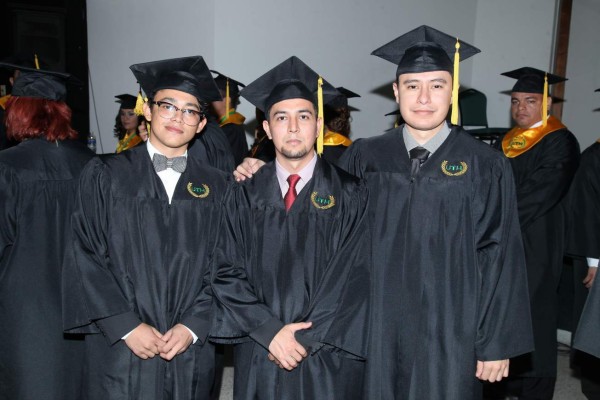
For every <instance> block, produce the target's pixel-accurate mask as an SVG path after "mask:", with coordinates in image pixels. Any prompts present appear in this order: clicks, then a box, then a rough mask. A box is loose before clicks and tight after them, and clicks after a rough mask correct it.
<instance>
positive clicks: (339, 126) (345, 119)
mask: <svg viewBox="0 0 600 400" xmlns="http://www.w3.org/2000/svg"><path fill="white" fill-rule="evenodd" d="M323 114H324V119H325V125H326V126H327V129H329V130H330V131H333V132H337V133H340V134H342V135H344V136H346V137H348V136H350V122H351V121H352V120H351V118H350V110H348V108H347V107H339V108H332V107H328V106H325V107H324V109H323Z"/></svg>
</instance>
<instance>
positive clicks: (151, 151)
mask: <svg viewBox="0 0 600 400" xmlns="http://www.w3.org/2000/svg"><path fill="white" fill-rule="evenodd" d="M146 149H148V154H149V155H150V159H151V160H152V157H154V154H160V155H163V156H164V154H162V153H161V152H160V151H158V150H156V147H154V146H152V143H151V142H150V138H148V140H146ZM187 155H188V152H187V149H186V150H185V153H183V154H182V155H181V156H183V157H186V158H187ZM181 156H179V157H181Z"/></svg>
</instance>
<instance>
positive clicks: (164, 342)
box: [125, 323, 193, 360]
mask: <svg viewBox="0 0 600 400" xmlns="http://www.w3.org/2000/svg"><path fill="white" fill-rule="evenodd" d="M192 341H193V338H192V334H191V333H190V331H189V329H187V328H186V327H185V326H184V325H182V324H177V325H175V326H174V327H173V328H171V329H169V330H168V331H167V332H165V333H164V334H162V333H160V332H159V331H157V330H156V328H154V327H152V326H150V325H148V324H145V323H141V324H140V325H138V326H137V328H135V329H134V330H133V331H131V333H130V334H129V336H127V338H126V339H125V344H127V347H129V349H130V350H131V351H132V352H133V353H134V354H135V355H136V356H138V357H139V358H141V359H143V360H147V359H149V358H154V356H157V355H160V357H161V358H164V359H165V360H172V359H173V357H175V356H176V355H178V354H181V353H183V352H184V351H186V350H187V348H188V347H189V346H190V344H192Z"/></svg>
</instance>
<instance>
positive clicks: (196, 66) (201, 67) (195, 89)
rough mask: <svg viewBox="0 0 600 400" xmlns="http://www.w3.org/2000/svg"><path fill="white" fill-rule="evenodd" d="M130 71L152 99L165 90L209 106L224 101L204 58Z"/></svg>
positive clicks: (163, 62) (162, 62)
mask: <svg viewBox="0 0 600 400" xmlns="http://www.w3.org/2000/svg"><path fill="white" fill-rule="evenodd" d="M129 69H131V71H132V72H133V74H134V75H135V77H136V79H137V81H138V83H139V84H140V85H141V86H142V89H143V90H144V92H145V93H146V96H148V97H153V96H154V94H155V93H156V92H157V91H159V90H161V89H174V90H180V91H182V92H185V93H189V94H191V95H192V96H194V97H196V98H197V99H198V100H201V101H205V102H211V101H218V100H222V98H221V93H219V89H218V88H217V85H216V84H215V81H214V79H213V77H212V74H211V73H210V70H209V69H208V66H207V65H206V63H205V62H204V58H202V56H192V57H182V58H170V59H168V60H160V61H151V62H147V63H142V64H134V65H132V66H130V67H129Z"/></svg>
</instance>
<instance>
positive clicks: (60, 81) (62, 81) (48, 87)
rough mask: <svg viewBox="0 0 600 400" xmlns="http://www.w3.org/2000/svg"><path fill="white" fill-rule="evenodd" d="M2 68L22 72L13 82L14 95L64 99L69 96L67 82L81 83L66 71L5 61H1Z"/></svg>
mask: <svg viewBox="0 0 600 400" xmlns="http://www.w3.org/2000/svg"><path fill="white" fill-rule="evenodd" d="M0 68H4V69H8V70H12V71H14V70H16V69H18V70H19V71H20V72H21V74H20V75H19V78H18V79H16V80H15V82H14V84H13V88H12V92H11V95H12V96H19V97H36V98H42V99H48V100H55V101H64V100H65V99H66V97H67V88H66V84H67V82H70V83H80V81H79V80H78V79H76V78H75V77H73V76H71V74H67V73H65V72H57V71H48V70H44V69H36V68H30V67H26V66H22V65H17V64H12V63H5V62H0Z"/></svg>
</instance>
